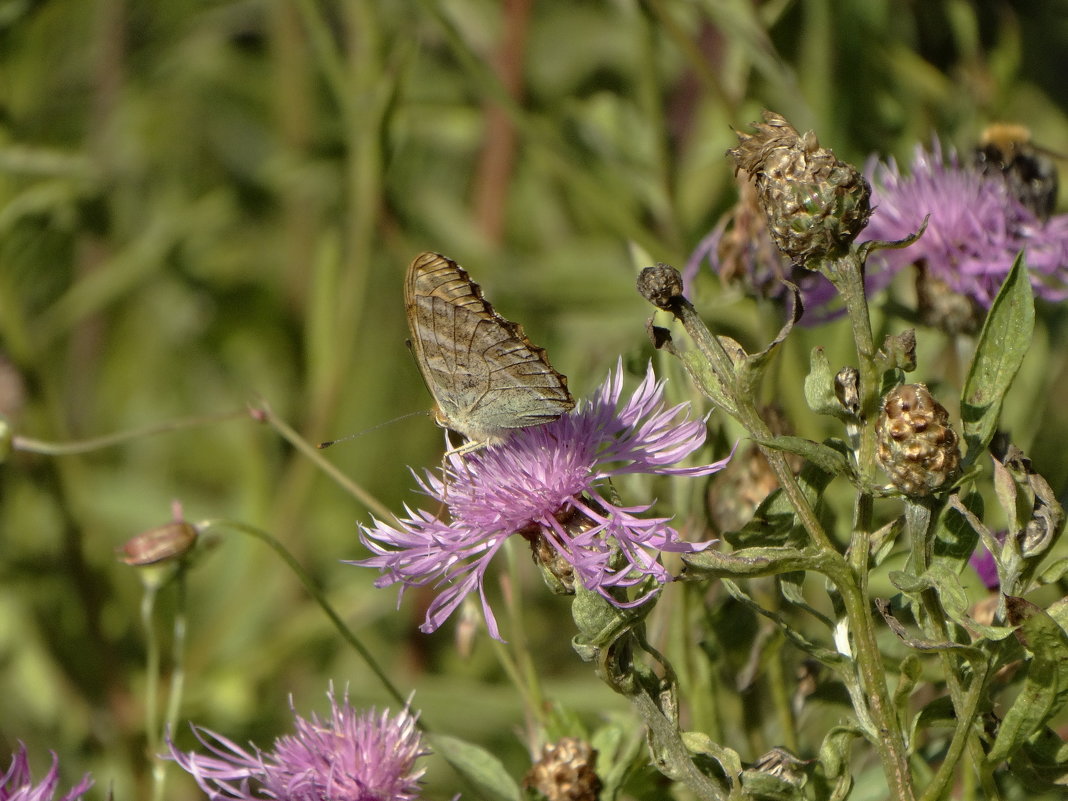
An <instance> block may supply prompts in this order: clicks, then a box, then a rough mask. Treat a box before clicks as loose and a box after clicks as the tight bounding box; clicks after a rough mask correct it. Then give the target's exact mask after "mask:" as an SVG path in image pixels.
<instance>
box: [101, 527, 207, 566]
mask: <svg viewBox="0 0 1068 801" xmlns="http://www.w3.org/2000/svg"><path fill="white" fill-rule="evenodd" d="M196 541H197V530H196V527H195V526H194V525H193V524H192V523H187V522H186V521H184V520H174V521H172V522H170V523H167V524H165V525H162V526H157V527H156V528H152V529H149V530H148V531H144V532H142V533H140V534H138V535H136V536H134V537H131V538H130V539H128V540H127V541H126V543H125V544H124V545H123V546H122V548H121V549H120V550H121V553H122V555H121V556H120V559H121V560H122V561H123V562H125V563H126V564H128V565H133V566H134V567H145V566H147V565H156V564H159V563H160V562H169V561H175V560H177V559H180V558H181V557H182V556H184V555H185V554H187V553H188V552H189V550H190V549H191V548H192V547H193V546H194V545H195V544H196Z"/></svg>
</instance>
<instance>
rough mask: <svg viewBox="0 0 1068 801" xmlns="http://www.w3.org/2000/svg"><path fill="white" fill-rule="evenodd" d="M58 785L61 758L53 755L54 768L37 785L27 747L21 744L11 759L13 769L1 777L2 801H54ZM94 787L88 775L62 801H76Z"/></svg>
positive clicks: (0, 799)
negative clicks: (31, 772)
mask: <svg viewBox="0 0 1068 801" xmlns="http://www.w3.org/2000/svg"><path fill="white" fill-rule="evenodd" d="M58 784H59V758H58V757H57V756H56V755H55V753H54V752H53V754H52V767H51V768H49V770H48V773H46V774H45V777H44V778H43V779H41V781H40V783H39V784H36V785H35V784H34V783H33V777H32V776H31V775H30V760H29V758H28V757H27V755H26V746H25V745H23V744H22V743H19V750H18V751H17V752H15V754H14V755H13V756H12V757H11V767H10V768H8V770H7V773H5V774H4V775H3V776H0V801H52V798H53V797H54V796H55V794H56V785H58ZM92 786H93V779H92V777H91V776H90V775H89V774H88V773H87V774H85V776H83V777H82V780H81V781H80V782H78V783H77V784H76V785H74V787H72V788H71V790H70V792H69V793H67V794H66V795H65V796H63V797H62V798H61V799H60V801H75V800H76V799H79V798H81V797H82V795H83V794H84V793H85V791H86V790H88V789H89V788H90V787H92Z"/></svg>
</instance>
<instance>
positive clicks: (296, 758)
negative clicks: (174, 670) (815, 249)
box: [167, 687, 429, 801]
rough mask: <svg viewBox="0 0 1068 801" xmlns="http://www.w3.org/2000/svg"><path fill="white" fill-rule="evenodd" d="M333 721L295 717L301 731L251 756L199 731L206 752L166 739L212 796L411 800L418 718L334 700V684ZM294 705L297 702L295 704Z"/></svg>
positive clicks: (246, 800)
mask: <svg viewBox="0 0 1068 801" xmlns="http://www.w3.org/2000/svg"><path fill="white" fill-rule="evenodd" d="M327 696H328V697H329V698H330V717H329V718H328V719H323V720H320V719H319V718H318V717H317V716H316V715H314V714H313V715H312V716H311V719H309V720H305V719H304V718H302V717H300V716H299V715H297V714H296V713H295V712H294V715H293V716H294V719H295V724H296V725H295V728H296V732H295V733H294V734H292V735H286V736H284V737H279V738H278V739H277V740H275V742H274V748H273V749H272V750H270V751H267V752H264V751H261V750H260V749H259V748H257V747H256V746H255V745H253V746H252V750H251V751H248V750H245V749H244V748H241V747H240V746H239V745H237V744H236V743H234V742H233V741H232V740H229V739H227V738H225V737H223V736H221V735H219V734H216V733H215V732H213V731H209V730H207V729H202V728H200V727H198V726H193V727H192V728H193V733H194V734H195V735H196V737H197V739H198V740H199V741H200V743H201V744H202V745H203V746H204V747H205V748H206V749H207V751H208V753H207V754H199V753H197V752H195V751H190V752H188V753H183V752H181V751H178V750H177V749H176V748H175V747H174V744H173V743H170V741H168V745H169V746H170V754H168V755H167V756H168V757H169V758H171V759H173V760H174V761H175V762H177V763H178V764H179V765H181V767H182V768H183V769H184V770H186V771H188V772H189V773H190V774H191V775H192V776H193V778H194V779H196V782H197V784H198V785H200V789H202V790H203V791H204V792H205V793H207V794H208V797H209V798H211V799H212V800H213V801H214V800H215V799H237V800H238V801H253V799H276V801H414V799H416V798H418V797H419V789H420V781H419V780H420V779H421V778H422V775H423V772H424V769H423V768H419V769H416V768H415V760H416V759H417V758H419V757H421V756H424V755H426V754H428V753H429V751H428V750H427V749H426V748H424V747H423V744H422V740H421V736H420V733H419V730H418V729H417V728H416V718H417V715H413V714H412V713H411V712H410V711H409V710H408V708H407V707H405V708H404V709H402V710H401V711H400V712H398V713H397V714H396V715H395V716H390V714H389V711H388V710H386V711H383V712H382V713H381V714H378V713H377V712H376V711H375V710H374V709H371V710H368V711H366V712H363V713H359V712H357V711H356V710H355V709H353V708H352V706H351V705H350V704H349V699H348V694H347V693H346V694H345V697H344V698H343V699H342V701H341V703H340V704H339V703H337V701H336V699H335V698H334V691H333V688H332V687H331V689H330V691H329V692H328V693H327ZM291 705H292V702H291Z"/></svg>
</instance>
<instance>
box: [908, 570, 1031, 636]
mask: <svg viewBox="0 0 1068 801" xmlns="http://www.w3.org/2000/svg"><path fill="white" fill-rule="evenodd" d="M889 578H890V582H891V583H892V584H893V585H894V586H895V587H897V588H898V589H899V590H901V591H902V592H904V593H906V594H908V595H911V596H914V597H916V598H917V599H918V596H919V595H920V594H921V593H923V592H924V591H926V590H929V589H930V590H934V591H935V594H936V595H937V596H938V602H939V603H940V604H941V606H942V609H944V610H945V613H946V615H948V616H949V619H950V620H952V621H953V622H954V623H957V624H958V625H960V626H963V627H964V628H965V629H968V630H969V631H973V632H976V633H979V634H981V635H982V636H983V637H985V638H986V639H988V640H993V641H995V642H997V641H999V640H1003V639H1005V638H1006V637H1008V636H1009V635H1010V634H1012V633H1013V632H1014V631H1015V627H1013V626H987V625H984V624H982V623H979V622H977V621H976V620H975V619H973V618H972V617H971V615H969V614H968V609H969V607H970V606H971V604H970V602H969V601H968V594H967V593H966V592H965V591H964V587H963V586H962V585H961V583H960V579H959V578H958V576H957V574H956V572H954V571H953V570H951V569H950V568H949V567H948V566H947V565H945V564H940V563H935V564H932V565H931V567H930V568H929V569H928V570H927V572H926V573H924V574H923V575H922V576H914V575H912V574H911V573H905V572H904V571H901V570H893V571H891V572H890V576H889Z"/></svg>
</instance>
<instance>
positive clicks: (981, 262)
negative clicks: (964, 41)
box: [865, 140, 1068, 309]
mask: <svg viewBox="0 0 1068 801" xmlns="http://www.w3.org/2000/svg"><path fill="white" fill-rule="evenodd" d="M869 172H870V173H871V178H872V185H873V187H874V194H873V196H872V205H873V206H874V207H875V211H874V213H873V214H872V217H871V221H870V223H869V224H868V228H867V230H866V231H865V236H866V237H867V238H869V239H880V240H899V239H904V238H905V237H907V236H909V235H911V234H914V233H916V231H918V230H919V229H920V226H921V225H922V223H923V219H924V217H926V216H927V215H928V214H929V215H930V221H929V222H928V225H927V230H926V232H925V233H924V235H923V236H922V237H920V238H919V240H917V241H916V242H915V243H913V244H911V245H909V246H908V247H906V248H902V249H900V250H882V251H879V252H877V253H876V254H875V255H874V256H873V257H872V259H871V262H870V263H869V267H870V269H872V270H876V271H878V270H880V269H881V271H882V273H883V276H884V278H883V281H882V283H883V284H885V283H888V282H889V280H890V278H891V277H892V276H893V275H894V274H896V273H897V272H898V271H900V270H902V269H905V268H906V267H908V266H909V265H912V264H917V265H920V266H921V267H922V269H923V270H924V271H925V273H926V275H927V276H929V277H930V279H932V280H934V281H936V282H937V283H938V284H940V285H943V286H944V287H947V288H948V289H950V290H952V291H953V292H956V293H958V294H960V295H963V296H965V297H967V298H970V299H971V300H972V301H973V302H974V303H976V304H978V305H979V306H980V307H981V308H983V309H986V308H989V307H990V304H991V302H992V301H993V300H994V297H995V295H996V294H997V291H998V288H999V287H1000V286H1001V283H1002V281H1003V280H1004V279H1005V276H1006V275H1008V273H1009V269H1010V268H1011V267H1012V263H1013V260H1014V259H1015V258H1016V254H1017V253H1019V252H1020V251H1021V250H1025V251H1026V254H1025V255H1026V259H1027V265H1028V267H1029V268H1030V270H1031V280H1032V283H1033V284H1034V287H1035V291H1036V292H1037V293H1038V294H1039V295H1040V296H1041V297H1044V298H1046V299H1048V300H1063V299H1065V298H1068V216H1066V215H1059V216H1055V217H1051V218H1050V219H1049V220H1047V221H1043V220H1042V219H1040V218H1039V217H1038V216H1037V215H1036V214H1035V213H1034V212H1033V211H1031V210H1030V209H1028V208H1027V207H1025V206H1024V204H1023V203H1021V202H1020V201H1019V200H1018V199H1017V198H1016V197H1015V196H1014V195H1013V194H1012V192H1011V191H1010V187H1009V185H1008V184H1007V183H1006V182H1005V181H1004V180H1002V179H1001V178H1000V177H999V176H997V175H984V174H983V173H981V172H980V171H978V170H976V169H974V168H972V167H970V166H965V165H962V164H961V163H960V160H959V158H958V157H957V155H956V154H955V153H953V152H950V153H948V154H946V155H944V154H943V152H942V148H941V146H940V145H939V143H938V141H937V140H935V142H934V143H933V146H932V148H931V150H926V149H924V148H923V147H917V148H916V155H915V158H914V159H913V162H912V165H911V167H910V171H909V173H908V174H905V173H903V172H902V171H901V170H900V169H899V168H898V165H897V163H896V162H895V161H894V160H893V159H890V160H888V161H887V162H885V163H880V164H877V165H871V167H870V169H869Z"/></svg>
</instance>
